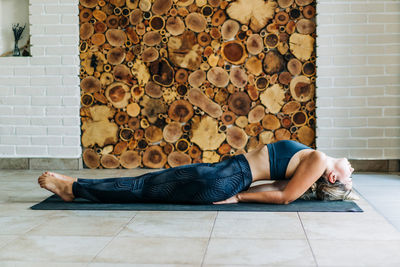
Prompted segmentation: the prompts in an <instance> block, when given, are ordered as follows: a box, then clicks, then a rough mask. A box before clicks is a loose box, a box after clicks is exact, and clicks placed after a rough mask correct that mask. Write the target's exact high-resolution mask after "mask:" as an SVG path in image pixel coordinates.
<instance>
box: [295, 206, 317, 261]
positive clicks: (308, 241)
mask: <svg viewBox="0 0 400 267" xmlns="http://www.w3.org/2000/svg"><path fill="white" fill-rule="evenodd" d="M297 217H298V218H299V220H300V223H301V228H303V232H304V235H305V236H306V239H307V244H308V247H309V248H310V250H311V254H312V256H313V258H314V262H315V264H316V266H317V267H318V262H317V258H316V257H315V254H314V251H313V249H312V247H311V244H310V240H309V239H308V236H307V233H306V230H305V229H304V225H303V221H302V220H301V217H300V213H299V212H297Z"/></svg>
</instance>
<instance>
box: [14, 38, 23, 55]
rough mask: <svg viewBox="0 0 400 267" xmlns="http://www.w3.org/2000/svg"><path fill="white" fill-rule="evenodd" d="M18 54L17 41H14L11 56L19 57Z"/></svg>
mask: <svg viewBox="0 0 400 267" xmlns="http://www.w3.org/2000/svg"><path fill="white" fill-rule="evenodd" d="M20 55H21V51H19V48H18V42H15V45H14V51H13V56H14V57H19V56H20Z"/></svg>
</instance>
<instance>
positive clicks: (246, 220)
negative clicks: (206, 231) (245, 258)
mask: <svg viewBox="0 0 400 267" xmlns="http://www.w3.org/2000/svg"><path fill="white" fill-rule="evenodd" d="M245 214H246V213H242V215H245ZM219 215H220V214H218V217H217V220H216V221H215V225H214V228H213V232H212V237H218V238H267V239H305V238H306V237H305V235H304V230H303V228H302V226H301V222H300V220H299V217H298V215H297V212H291V213H290V212H287V213H286V212H267V213H265V214H263V215H262V218H254V217H252V216H250V215H248V216H246V217H245V216H240V218H234V216H233V217H231V216H219ZM221 217H222V218H221ZM259 217H260V216H259Z"/></svg>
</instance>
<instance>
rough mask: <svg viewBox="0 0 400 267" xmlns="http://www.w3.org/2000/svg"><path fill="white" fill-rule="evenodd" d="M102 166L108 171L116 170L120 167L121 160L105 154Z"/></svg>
mask: <svg viewBox="0 0 400 267" xmlns="http://www.w3.org/2000/svg"><path fill="white" fill-rule="evenodd" d="M100 164H101V166H103V167H104V168H106V169H116V168H118V167H119V160H118V158H117V157H116V156H114V155H111V154H105V155H102V156H101V158H100Z"/></svg>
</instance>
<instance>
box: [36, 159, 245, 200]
mask: <svg viewBox="0 0 400 267" xmlns="http://www.w3.org/2000/svg"><path fill="white" fill-rule="evenodd" d="M51 179H53V180H54V179H55V178H54V176H52V178H51ZM71 179H73V178H71ZM48 180H49V179H48ZM57 183H58V184H60V183H61V182H60V180H59V181H58V182H57ZM62 183H64V184H63V188H65V187H66V185H65V181H62ZM68 183H69V185H68V186H70V187H71V188H70V190H69V189H68V190H69V191H71V192H72V199H73V197H81V198H85V199H89V200H91V201H96V202H170V203H198V204H200V203H212V202H214V201H219V200H224V199H226V198H229V197H231V196H232V195H235V194H237V193H239V192H240V191H242V190H246V189H247V188H248V187H249V186H250V184H251V172H250V167H249V166H248V163H247V160H246V159H245V157H244V156H243V155H238V156H236V157H233V158H231V159H228V160H225V161H222V162H218V163H213V164H210V163H196V164H191V165H184V166H179V167H175V168H169V169H165V170H161V171H155V172H150V173H146V174H143V175H140V176H137V177H122V178H106V179H81V178H78V179H77V180H76V181H75V180H74V181H72V183H71V180H69V181H68ZM42 187H43V186H42ZM59 187H60V186H59ZM45 188H46V189H48V190H50V191H52V192H54V193H56V194H58V195H60V194H59V193H57V190H51V189H49V187H45ZM59 191H60V190H58V192H59ZM60 196H61V195H60ZM63 199H64V198H63ZM64 200H65V199H64ZM67 201H68V200H67Z"/></svg>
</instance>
